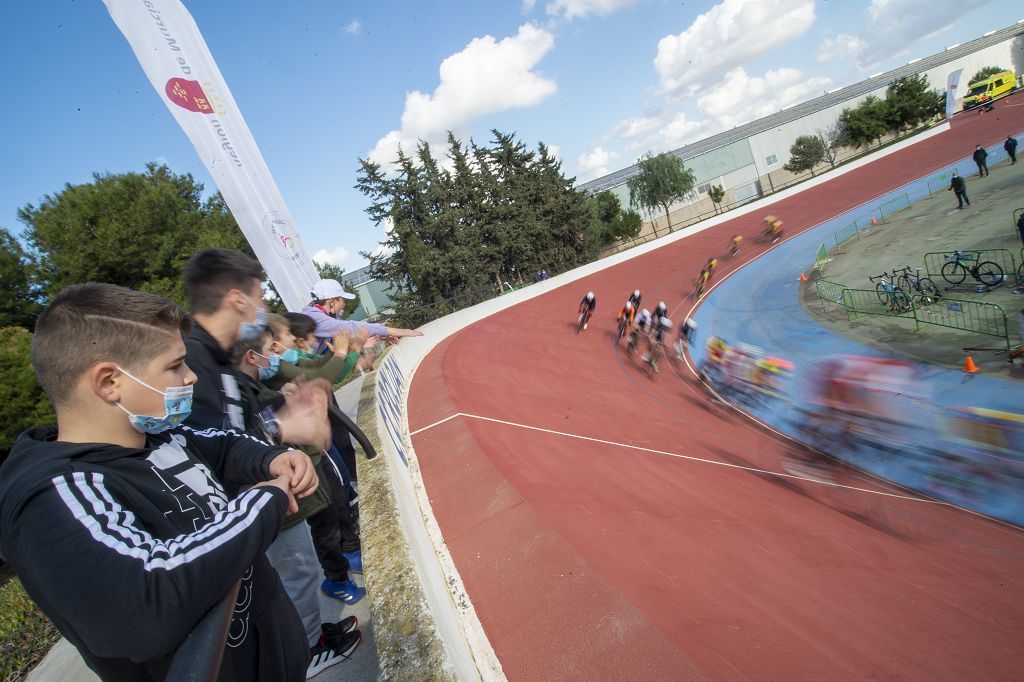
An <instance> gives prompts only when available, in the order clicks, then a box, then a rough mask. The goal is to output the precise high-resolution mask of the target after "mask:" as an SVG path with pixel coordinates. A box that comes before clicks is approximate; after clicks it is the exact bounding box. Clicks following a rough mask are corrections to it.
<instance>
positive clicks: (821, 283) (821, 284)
mask: <svg viewBox="0 0 1024 682" xmlns="http://www.w3.org/2000/svg"><path fill="white" fill-rule="evenodd" d="M814 288H815V290H816V291H817V292H818V301H820V302H821V303H825V302H828V303H835V304H837V305H843V289H845V288H846V286H845V285H843V284H839V283H838V282H830V281H828V280H827V279H818V280H815V281H814Z"/></svg>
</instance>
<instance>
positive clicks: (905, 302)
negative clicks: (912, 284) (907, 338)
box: [868, 272, 912, 313]
mask: <svg viewBox="0 0 1024 682" xmlns="http://www.w3.org/2000/svg"><path fill="white" fill-rule="evenodd" d="M868 279H869V280H870V281H872V282H874V284H875V294H876V295H877V296H878V300H879V301H880V302H881V303H882V304H884V305H887V306H888V307H889V310H893V311H896V312H900V313H903V312H906V311H908V310H910V308H911V307H912V304H911V302H910V296H908V295H907V294H906V293H905V292H904V291H903V290H902V289H900V288H899V287H897V286H896V285H895V284H893V283H892V280H893V277H892V275H890V274H888V273H885V272H883V273H882V274H881V275H877V276H875V277H868Z"/></svg>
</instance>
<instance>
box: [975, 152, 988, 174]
mask: <svg viewBox="0 0 1024 682" xmlns="http://www.w3.org/2000/svg"><path fill="white" fill-rule="evenodd" d="M972 158H973V159H974V163H976V164H978V177H979V178H980V177H982V176H983V175H985V176H987V175H988V161H987V159H988V152H987V151H985V150H984V149H982V148H981V145H980V144H979V145H975V147H974V154H973V155H972Z"/></svg>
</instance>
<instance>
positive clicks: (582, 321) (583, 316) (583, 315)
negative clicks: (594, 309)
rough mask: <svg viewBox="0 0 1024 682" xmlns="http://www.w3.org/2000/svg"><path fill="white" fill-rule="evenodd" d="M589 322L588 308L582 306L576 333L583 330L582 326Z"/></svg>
mask: <svg viewBox="0 0 1024 682" xmlns="http://www.w3.org/2000/svg"><path fill="white" fill-rule="evenodd" d="M588 322H590V308H584V309H583V312H582V313H580V323H579V324H578V325H576V333H577V334H579V333H580V332H581V331H583V328H584V327H586V326H587V323H588Z"/></svg>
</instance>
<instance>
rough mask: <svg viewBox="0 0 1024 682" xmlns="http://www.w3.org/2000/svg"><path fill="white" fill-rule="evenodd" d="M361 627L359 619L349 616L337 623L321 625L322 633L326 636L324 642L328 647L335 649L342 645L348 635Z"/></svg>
mask: <svg viewBox="0 0 1024 682" xmlns="http://www.w3.org/2000/svg"><path fill="white" fill-rule="evenodd" d="M357 627H359V619H358V618H356V617H355V616H349V617H348V618H343V619H342V620H339V621H338V622H337V623H322V624H321V625H320V632H322V633H323V635H324V641H325V642H327V645H328V646H330V647H333V648H335V649H337V648H339V647H340V646H341V645H342V640H343V638H344V637H345V635H347V634H348V633H350V632H352V631H353V630H355V629H356V628H357Z"/></svg>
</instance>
